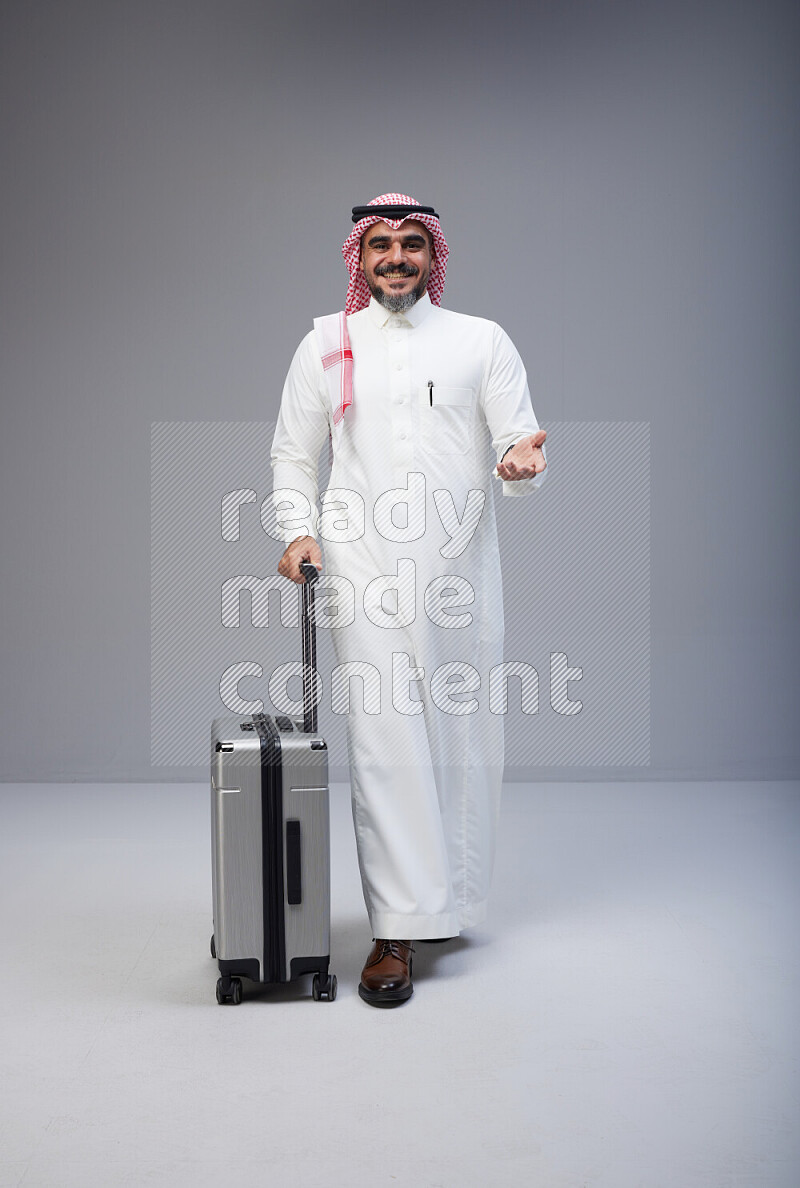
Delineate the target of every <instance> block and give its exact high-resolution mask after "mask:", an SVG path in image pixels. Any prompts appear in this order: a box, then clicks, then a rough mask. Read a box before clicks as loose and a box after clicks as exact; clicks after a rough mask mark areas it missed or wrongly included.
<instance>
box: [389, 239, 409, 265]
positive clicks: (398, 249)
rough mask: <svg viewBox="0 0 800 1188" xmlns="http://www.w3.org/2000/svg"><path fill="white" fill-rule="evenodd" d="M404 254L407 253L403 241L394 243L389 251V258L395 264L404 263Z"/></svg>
mask: <svg viewBox="0 0 800 1188" xmlns="http://www.w3.org/2000/svg"><path fill="white" fill-rule="evenodd" d="M404 254H405V253H404V251H403V245H402V243H393V244H392V247H391V251H390V252H389V258H390V259H391V261H392V263H393V264H402V262H403V256H404Z"/></svg>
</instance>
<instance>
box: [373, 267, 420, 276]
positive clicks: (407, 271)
mask: <svg viewBox="0 0 800 1188" xmlns="http://www.w3.org/2000/svg"><path fill="white" fill-rule="evenodd" d="M389 272H396V273H399V274H400V276H417V275H418V274H419V269H418V268H415V267H414V265H413V264H379V265H378V267H377V268H376V269H375V275H376V276H386V275H387V273H389Z"/></svg>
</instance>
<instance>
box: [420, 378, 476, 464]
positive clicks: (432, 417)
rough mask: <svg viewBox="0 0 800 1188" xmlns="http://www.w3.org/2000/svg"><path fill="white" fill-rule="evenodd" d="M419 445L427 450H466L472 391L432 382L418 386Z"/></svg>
mask: <svg viewBox="0 0 800 1188" xmlns="http://www.w3.org/2000/svg"><path fill="white" fill-rule="evenodd" d="M420 401H421V406H422V407H421V413H422V434H421V438H422V448H423V449H424V450H425V452H426V453H429V454H466V452H467V450H468V449H469V446H470V441H471V437H472V415H473V409H474V406H475V393H474V392H473V390H472V388H447V387H445V386H444V385H440V384H437V383H434V385H433V393H432V394H431V389H430V388H429V386H428V385H427V384H426V386H425V387H424V388H423V389H422V395H421V397H420Z"/></svg>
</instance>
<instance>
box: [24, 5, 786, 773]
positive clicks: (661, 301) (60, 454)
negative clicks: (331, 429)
mask: <svg viewBox="0 0 800 1188" xmlns="http://www.w3.org/2000/svg"><path fill="white" fill-rule="evenodd" d="M797 11H798V10H797V5H796V4H794V3H778V2H764V0H761V2H759V3H755V2H742V3H735V4H734V3H702V2H700V3H697V2H695V3H692V4H669V5H667V4H664V3H662V2H658V3H653V2H648V0H637V2H635V3H624V2H620V3H610V2H605V0H586V2H584V3H576V2H573V0H564V2H562V3H558V4H555V3H550V2H547V3H544V2H543V3H530V4H527V5H523V6H520V5H517V4H503V3H499V4H494V5H491V6H489V5H484V4H477V3H471V4H470V3H459V4H436V3H429V4H425V5H420V4H415V3H408V4H405V5H403V6H400V7H396V8H395V9H387V8H385V7H384V8H379V7H376V6H375V5H373V4H351V5H346V6H345V5H338V4H335V3H334V4H325V5H323V4H317V3H308V2H303V0H300V2H299V3H294V4H293V5H292V6H291V8H289V7H288V6H278V5H277V4H272V3H256V2H255V0H227V2H224V3H223V2H222V0H218V2H215V3H209V2H199V0H198V2H189V0H158V2H154V0H146V2H144V3H142V2H141V0H137V3H135V4H134V3H133V2H131V3H120V2H113V0H112V2H109V0H96V2H94V3H91V2H87V0H80V2H75V0H72V2H70V0H67V2H65V0H57V2H53V0H51V2H42V0H38V2H33V3H22V2H20V0H4V3H3V5H2V7H1V8H0V55H1V60H0V92H1V94H2V134H3V160H2V178H3V180H2V200H1V201H2V205H1V206H0V232H1V233H2V317H1V319H0V326H1V328H2V357H1V359H0V366H1V367H2V377H1V378H2V413H3V421H2V446H1V448H2V455H1V456H0V482H1V483H2V492H1V494H2V498H0V515H1V516H2V564H3V586H2V604H1V605H2V674H3V683H2V721H3V730H2V735H1V738H0V745H1V746H2V763H1V764H0V775H2V778H4V779H7V780H85V779H88V780H101V779H109V780H111V779H113V780H148V779H160V778H168V779H198V778H202V777H203V775H204V770H205V769H204V767H203V766H202V765H201V764H198V765H197V766H196V767H193V766H191V765H190V766H183V767H179V768H174V767H171V766H168V765H158V766H151V729H150V727H151V723H150V703H151V698H150V593H151V590H150V434H151V424H153V423H168V422H174V423H189V422H210V421H221V422H226V423H230V422H237V421H240V422H254V423H266V422H270V421H272V420H274V417H275V415H276V412H277V407H278V401H279V396H280V389H281V384H282V381H283V377H284V375H285V371H286V368H287V366H288V363H289V360H290V358H291V355H292V353H293V351H294V349H295V346H296V344H297V342H298V341H299V340H300V338H301V337H302V335H303V334H304V333H305V332H306V330H307V329H308V328H309V326H310V321H311V318H312V317H313V316H314V315H316V314H319V313H324V312H328V311H331V310H335V309H338V308H341V306H342V304H343V300H344V290H345V280H346V274H345V270H344V266H343V264H342V262H341V259H340V257H339V246H340V244H341V242H342V240H343V238H344V236H345V235H346V234H347V231H348V226H349V218H348V212H349V208H350V206H351V205H353V204H354V203H361V202H366V201H368V200H369V199H370V198H371V197H373V196H374V195H375V194H378V193H380V192H382V191H384V190H392V189H400V190H405V191H407V192H410V193H412V194H414V195H416V196H417V197H418V198H420V199H421V200H422V201H423V202H432V203H434V204H435V205H436V207H437V209H438V210H439V211H440V212H441V213H442V217H443V224H444V227H445V230H446V233H447V237H448V240H449V243H450V248H451V263H450V267H449V269H448V282H447V290H446V295H445V303H446V304H447V305H448V306H449V307H450V308H452V309H456V310H462V311H464V312H469V313H474V314H479V315H482V316H486V317H490V318H493V319H494V320H496V321H498V322H500V324H501V325H503V326H504V327H505V329H506V330H507V331H508V332H509V333H510V335H511V337H512V338H513V339H514V341H515V343H516V344H517V346H518V348H519V350H520V352H521V353H522V355H523V358H524V359H525V361H526V365H527V367H528V371H529V376H530V380H531V387H532V391H533V394H534V403H535V407H536V410H537V413H538V415H539V418H540V420H541V421H542V422H543V423H544V425H545V427H547V426H549V425H557V426H560V427H561V430H562V431H564V432H563V440H564V441H568V440H569V432H568V429H569V425H570V423H573V422H574V423H581V424H582V425H584V426H585V425H586V423H590V422H599V423H601V426H599V428H600V427H601V428H602V432H598V435H597V450H596V454H595V455H594V456H592V451H591V449H589V450H588V453H587V459H586V462H585V465H586V467H587V468H589V467H590V468H591V470H592V471H593V472H594V476H595V480H596V484H597V487H598V490H599V489H600V488H603V487H604V484H605V483H606V482H607V481H608V477H609V473H610V472H611V471H612V470H614V469H615V468H616V470H617V472H618V471H619V468H621V467H622V468H624V466H625V455H626V443H627V442H628V441H629V440H630V438H629V435H626V434H628V429H629V427H630V426H631V424H633V423H635V424H637V425H642V424H644V425H646V426H649V443H650V496H651V515H650V529H651V533H650V559H651V572H650V591H651V592H650V627H651V641H650V642H651V649H650V657H649V661H650V683H649V686H650V687H649V699H650V706H649V708H650V739H649V766H647V767H642V766H638V767H630V766H620V767H614V766H609V765H604V766H592V765H591V763H586V762H583V761H582V760H581V761H579V762H577V763H576V764H574V765H569V764H568V763H567V762H565V761H564V760H563V756H562V762H561V763H560V764H556V765H546V766H544V765H537V764H536V763H535V762H531V761H530V752H529V753H528V754H529V758H528V760H527V762H526V764H525V765H522V766H518V767H515V768H514V771H513V773H512V774H515V775H517V776H523V777H536V776H537V775H544V776H546V778H548V779H554V778H555V779H559V778H565V777H567V778H574V777H575V776H576V775H578V776H584V777H586V778H604V779H605V778H632V777H633V778H639V779H641V778H642V777H643V776H645V775H651V776H653V777H657V778H675V777H678V778H681V777H686V778H695V777H696V778H714V777H737V776H741V777H748V778H752V777H760V776H764V777H771V778H775V777H777V778H780V777H795V776H797V774H798V767H799V766H800V765H798V751H799V749H800V748H799V747H798V741H797V727H796V718H797V714H796V705H797V695H796V692H795V679H796V678H795V673H796V671H797V658H798V657H797V652H798V648H797V630H796V623H797V606H798V590H797V529H796V525H797V515H796V507H797V502H798V490H797V486H798V484H797V469H798V464H797V461H796V453H797V449H796V442H797V440H798V438H800V433H799V432H798V430H799V429H800V424H799V423H798V422H799V421H800V417H799V416H798V411H797V395H798V393H797V374H798V369H797V354H798V346H797V342H798V321H797V313H798V288H797V276H798V259H797V256H798V252H797V233H796V224H797V210H798V209H800V194H799V193H798V189H799V187H798V184H797V183H798V170H797V98H798V78H797V34H798V17H797ZM610 422H620V423H624V425H621V433H620V438H619V441H620V443H621V444H620V450H619V451H615V448H614V440H615V439H614V435H613V433H611V434H609V432H608V426H609V423H610ZM626 426H627V427H628V428H625V427H626ZM581 433H583V434H585V431H584V430H581ZM556 437H557V435H554V437H553V449H552V452H551V454H550V461H551V466H552V468H553V473H552V474H551V476H550V478H551V479H552V480H554V478H555V475H556V471H557V468H558V466H559V459H558V453H557V451H556V449H555V444H556ZM589 440H591V435H590V438H589ZM581 441H582V442H584V443H585V442H586V441H587V438H586V437H585V435H584V436H582V437H581ZM268 480H269V471H268V460H267V458H266V457H265V458H264V477H263V478H262V479H261V481H260V484H259V485H260V486H261V487H264V486H266V487H267V489H268ZM545 490H546V489H545ZM544 496H545V491H543V492H542V493H541V500H540V496H539V495H537V496H534V498H533V499H532V500H531V501H529V502H528V501H523V502H524V503H526V508H527V509H529V513H530V517H534V518H535V517H545V516H546V515H547V509H548V504H547V502H546V500H545V498H544ZM507 502H508V501H507ZM534 504H535V505H536V506H535V507H534ZM551 504H552V500H551ZM526 515H528V511H527V510H526V513H525V515H522V514H520V513H518V512H515V515H514V516H513V517H512V518H511V519H510V520H509V522H508V523H507V524H506V525H505V527H504V529H503V532H504V542H503V544H504V550H505V555H506V559H507V560H508V556H509V550H514V553H515V555H517V554H519V555H521V556H522V558H523V561H522V572H521V577H520V581H521V585H522V589H525V588H526V586H527V585H529V586H530V587H531V589H532V590H534V589H535V586H536V583H537V582H538V581H540V580H541V576H542V575H541V570H540V568H539V567H538V566H537V556H536V555H535V549H532V548H530V547H528V548H526V547H525V545H529V544H530V542H531V541H533V540H534V539H535V533H531V535H530V536H529V535H528V528H527V527H526V523H527V522H532V521H531V520H530V517H529V521H526ZM551 530H552V529H551ZM595 530H596V518H595V519H593V520H592V532H593V533H594V532H595ZM593 539H595V538H593ZM279 551H280V550H279V549H278V546H277V545H275V544H274V542H270V541H267V540H266V538H265V546H264V571H265V572H268V571H269V570H270V569H271V568H274V564H275V563H276V562H277V557H278V554H279ZM232 572H233V571H232ZM575 589H576V590H577V594H576V593H575V590H573V598H577V600H578V601H580V596H581V589H582V585H581V580H580V572H576V588H575ZM585 589H586V599H587V600H588V599H591V598H592V597H593V594H592V584H591V582H590V581H589V580H587V583H586V587H585ZM519 590H520V586H519V585H518V586H517V587H516V592H515V595H514V599H513V603H512V604H511V610H512V611H513V624H512V623H511V622H510V623H509V627H510V629H513V630H514V631H516V632H517V638H519V633H520V632H521V631H522V632H523V633H524V622H525V616H526V615H528V616H531V621H533V618H534V617H535V614H536V604H535V598H534V596H533V595H532V596H531V600H530V602H529V604H528V605H527V606H526V603H525V600H524V598H523V597H522V596H521V595H520V593H519ZM198 646H202V641H199V643H198ZM552 646H553V647H556V646H557V643H555V644H553V645H552ZM575 659H576V661H577V662H578V663H580V657H576V658H575ZM570 662H571V663H572V662H573V657H572V656H570Z"/></svg>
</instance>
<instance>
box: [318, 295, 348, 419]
mask: <svg viewBox="0 0 800 1188" xmlns="http://www.w3.org/2000/svg"><path fill="white" fill-rule="evenodd" d="M314 329H315V330H316V332H317V342H318V344H319V350H320V354H321V356H322V370H323V371H327V372H330V374H329V375H327V376H326V377H325V378H326V380H327V382H328V393H329V395H330V398H331V406H332V408H333V423H334V425H338V424H339V422H340V421H341V419H342V417H343V416H344V412H345V409H346V408H349V407H350V405H351V404H352V403H353V349H352V347H351V346H350V335H349V334H348V333H347V316H346V315H345V314H343V313H338V314H328V316H327V317H325V318H315V319H314Z"/></svg>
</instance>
